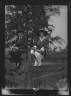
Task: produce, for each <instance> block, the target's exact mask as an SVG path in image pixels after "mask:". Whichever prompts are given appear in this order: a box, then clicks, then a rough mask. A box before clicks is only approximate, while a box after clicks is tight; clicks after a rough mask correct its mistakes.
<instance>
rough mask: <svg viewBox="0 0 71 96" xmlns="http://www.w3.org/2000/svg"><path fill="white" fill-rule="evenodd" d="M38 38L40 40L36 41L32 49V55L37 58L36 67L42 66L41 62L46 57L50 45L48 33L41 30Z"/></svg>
mask: <svg viewBox="0 0 71 96" xmlns="http://www.w3.org/2000/svg"><path fill="white" fill-rule="evenodd" d="M37 36H38V39H37V40H35V41H34V46H33V47H32V49H31V51H30V53H31V54H34V56H35V64H34V66H41V60H42V58H43V57H44V55H45V52H46V48H47V45H48V36H47V31H44V30H39V31H38V34H37Z"/></svg>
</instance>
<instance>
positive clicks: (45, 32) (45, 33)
mask: <svg viewBox="0 0 71 96" xmlns="http://www.w3.org/2000/svg"><path fill="white" fill-rule="evenodd" d="M42 32H43V33H44V36H46V35H48V33H47V31H45V30H39V31H37V34H36V35H38V36H40V33H42Z"/></svg>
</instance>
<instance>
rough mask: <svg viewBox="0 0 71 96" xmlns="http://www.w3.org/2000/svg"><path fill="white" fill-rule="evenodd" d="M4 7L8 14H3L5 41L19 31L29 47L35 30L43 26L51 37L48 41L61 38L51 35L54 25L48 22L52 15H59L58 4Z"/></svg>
mask: <svg viewBox="0 0 71 96" xmlns="http://www.w3.org/2000/svg"><path fill="white" fill-rule="evenodd" d="M6 7H7V11H8V14H6V15H5V32H6V34H5V35H6V40H7V41H8V40H9V38H10V39H11V38H12V37H13V36H14V35H16V36H17V34H18V32H19V33H23V34H24V36H26V38H27V40H28V42H29V43H28V45H29V46H30V47H31V46H32V44H33V39H34V37H35V36H36V35H35V34H36V32H37V30H39V29H45V28H46V29H48V33H49V37H50V39H51V40H49V43H52V42H53V41H54V40H56V41H59V39H61V38H60V37H55V38H52V37H51V33H52V32H53V29H54V26H53V25H49V24H48V21H49V19H50V17H51V16H52V15H60V10H59V6H53V5H49V6H44V5H6ZM46 11H47V12H46ZM29 38H30V39H29ZM24 42H25V41H24ZM60 42H61V41H60ZM28 45H27V46H28Z"/></svg>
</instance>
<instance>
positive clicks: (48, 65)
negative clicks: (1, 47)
mask: <svg viewBox="0 0 71 96" xmlns="http://www.w3.org/2000/svg"><path fill="white" fill-rule="evenodd" d="M68 83H69V82H68V6H67V5H5V89H6V90H7V89H20V90H22V89H27V90H29V89H33V90H59V91H60V92H64V91H65V92H66V91H67V92H66V94H67V95H69V86H68ZM60 94H61V93H60Z"/></svg>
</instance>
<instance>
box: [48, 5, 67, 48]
mask: <svg viewBox="0 0 71 96" xmlns="http://www.w3.org/2000/svg"><path fill="white" fill-rule="evenodd" d="M60 12H61V14H60V16H57V15H56V16H52V17H51V19H50V21H49V24H53V25H54V26H55V28H54V31H53V33H52V36H53V37H55V36H57V35H58V36H60V37H61V38H63V39H64V40H65V43H64V44H63V46H61V48H63V49H64V48H65V46H66V45H67V41H68V40H67V39H68V38H67V33H68V31H67V30H68V29H67V6H66V5H61V6H60Z"/></svg>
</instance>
